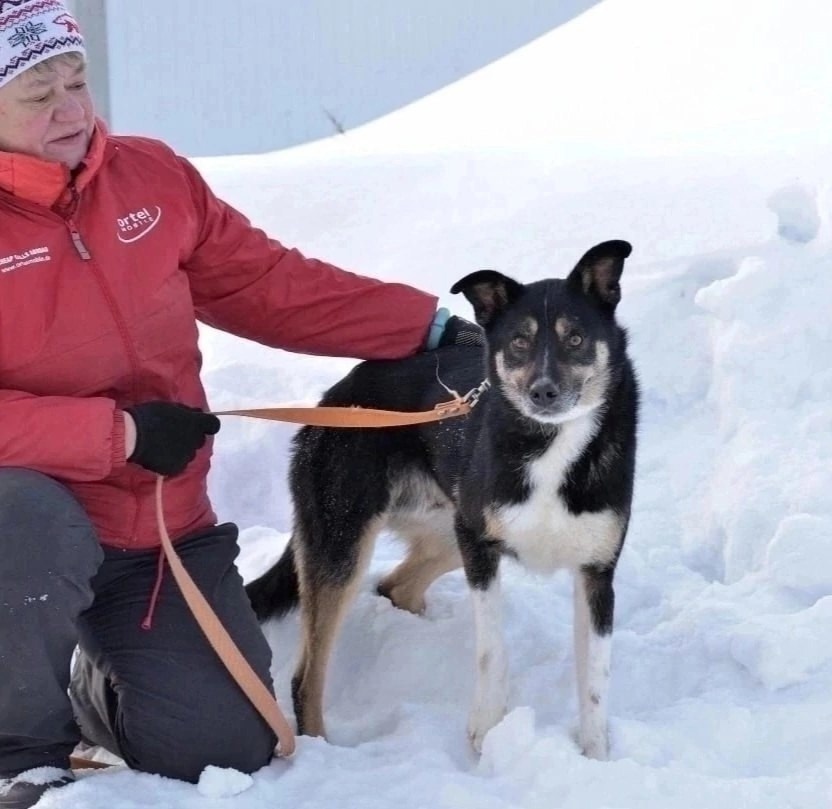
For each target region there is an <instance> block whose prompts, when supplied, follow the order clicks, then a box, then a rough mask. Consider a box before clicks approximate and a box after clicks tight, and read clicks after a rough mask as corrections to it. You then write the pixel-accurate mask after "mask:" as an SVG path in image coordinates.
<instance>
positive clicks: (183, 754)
mask: <svg viewBox="0 0 832 809" xmlns="http://www.w3.org/2000/svg"><path fill="white" fill-rule="evenodd" d="M176 713H177V711H175V710H174V711H171V712H169V713H168V714H167V715H165V716H160V715H156V716H153V717H150V716H145V717H144V719H143V720H142V721H136V720H137V717H134V718H133V719H132V721H130V722H120V723H119V724H120V727H119V731H120V732H119V734H118V735H119V736H120V738H119V747H120V748H121V750H120V752H121V755H122V757H123V758H124V759H125V761H127V763H128V764H129V765H130V766H131V767H132V768H134V769H137V770H141V771H142V772H149V773H154V774H157V775H163V776H165V777H167V778H175V779H177V780H179V781H188V782H191V783H196V782H197V781H198V780H199V776H200V774H201V773H202V771H203V770H204V769H205V768H206V767H208V766H214V767H222V768H232V769H235V770H238V771H239V772H244V773H253V772H255V771H257V770H259V769H260V768H261V767H264V766H265V765H266V764H268V763H269V761H270V760H271V758H272V755H273V753H274V748H275V744H276V739H275V736H274V734H273V733H272V732H271V730H270V729H269V728H268V727H267V725H266V724H265V722H264V721H263V720H262V719H260V717H259V716H258V715H254V714H250V713H249V712H248V711H246V715H245V716H240V717H238V718H236V719H235V720H233V721H227V718H226V717H220V716H218V715H217V714H213V713H211V709H210V708H208V709H206V710H205V711H203V712H202V713H201V714H200V715H199V716H194V717H191V718H190V719H188V718H185V717H182V716H180V717H178V718H176V717H175V716H172V714H176Z"/></svg>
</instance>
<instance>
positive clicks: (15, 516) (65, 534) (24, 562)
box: [0, 468, 103, 578]
mask: <svg viewBox="0 0 832 809" xmlns="http://www.w3.org/2000/svg"><path fill="white" fill-rule="evenodd" d="M0 525H2V526H3V531H2V536H3V540H2V544H3V545H4V546H5V547H4V548H3V556H4V567H5V568H6V569H7V570H8V571H10V572H13V569H14V568H15V567H21V566H22V567H24V568H25V569H26V570H27V571H29V572H30V573H31V574H34V573H35V572H36V569H37V568H38V567H43V566H44V565H40V566H39V565H38V564H37V560H43V562H44V563H45V565H46V568H47V569H48V570H50V571H53V572H55V573H57V574H59V575H69V574H71V572H72V571H78V573H79V575H82V576H85V577H87V578H89V577H91V576H92V575H93V574H94V573H95V571H96V570H97V568H98V566H99V565H100V564H101V559H102V556H103V552H102V550H101V546H100V543H99V542H98V537H97V536H96V533H95V528H94V527H93V525H92V523H91V521H90V519H89V517H88V516H87V514H86V512H85V511H84V509H83V508H82V507H81V505H80V503H79V502H78V500H77V499H76V498H75V497H74V496H73V494H72V493H71V492H70V491H69V489H67V488H66V487H65V486H64V485H62V484H61V483H59V482H58V481H56V480H54V479H53V478H50V477H49V476H48V475H44V474H42V473H40V472H36V471H34V470H32V469H18V468H4V469H0ZM15 560H17V561H18V563H19V564H18V565H16V564H15Z"/></svg>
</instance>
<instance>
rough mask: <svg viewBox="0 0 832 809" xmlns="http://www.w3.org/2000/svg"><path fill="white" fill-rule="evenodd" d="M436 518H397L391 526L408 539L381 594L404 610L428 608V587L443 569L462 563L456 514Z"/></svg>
mask: <svg viewBox="0 0 832 809" xmlns="http://www.w3.org/2000/svg"><path fill="white" fill-rule="evenodd" d="M443 511H444V512H445V513H443V514H439V510H438V509H437V513H436V514H435V515H433V518H432V519H429V520H426V521H420V520H394V521H391V523H390V527H391V528H392V529H393V530H394V531H396V533H398V534H399V536H401V538H402V539H403V540H405V542H407V543H408V546H409V548H408V554H407V556H406V557H405V559H404V561H403V562H402V563H401V564H399V565H398V566H397V567H396V568H395V569H394V570H393V571H392V572H390V573H388V574H387V576H385V577H384V579H382V581H381V582H380V583H379V585H378V592H379V594H380V595H383V596H386V597H387V598H389V599H390V600H391V601H392V602H393V604H394V605H395V606H396V607H398V608H399V609H402V610H407V611H408V612H412V613H415V614H419V613H422V612H424V610H425V591H426V590H427V589H428V587H430V585H431V584H432V583H433V581H434V580H435V579H437V578H438V577H439V576H441V575H442V574H443V573H448V572H449V571H451V570H456V569H457V568H458V567H460V566H461V565H462V557H461V556H460V555H459V550H458V548H457V544H456V540H455V539H454V536H453V523H452V517H451V515H450V514H449V513H448V512H447V510H443Z"/></svg>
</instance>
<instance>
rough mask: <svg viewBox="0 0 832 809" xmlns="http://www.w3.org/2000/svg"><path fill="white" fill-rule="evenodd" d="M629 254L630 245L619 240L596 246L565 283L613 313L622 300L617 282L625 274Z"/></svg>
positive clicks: (578, 264) (588, 251) (577, 265)
mask: <svg viewBox="0 0 832 809" xmlns="http://www.w3.org/2000/svg"><path fill="white" fill-rule="evenodd" d="M632 251H633V248H632V245H631V244H630V243H629V242H623V241H620V240H619V239H615V240H614V241H611V242H601V244H596V245H595V247H593V248H591V249H590V250H587V252H586V253H585V255H584V257H583V258H582V259H581V260H580V261H579V262H578V263H577V264H576V265H575V269H574V270H572V272H571V273H570V274H569V277H568V278H567V279H566V282H567V284H568V285H569V286H570V287H571V288H572V289H575V290H577V291H580V292H583V293H584V295H589V296H590V297H592V298H593V299H594V300H595V301H596V302H597V303H599V304H600V305H601V307H602V308H604V309H607V310H608V311H610V312H612V311H614V310H615V307H616V306H617V305H618V302H619V301H620V300H621V287H620V285H619V283H618V282H619V281H620V280H621V273H622V272H623V270H624V259H625V258H627V256H629V255H630V253H631V252H632Z"/></svg>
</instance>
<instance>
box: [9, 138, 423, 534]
mask: <svg viewBox="0 0 832 809" xmlns="http://www.w3.org/2000/svg"><path fill="white" fill-rule="evenodd" d="M435 308H436V299H435V298H434V297H432V296H430V295H427V294H425V293H422V292H419V291H418V290H415V289H413V288H411V287H408V286H405V285H403V284H383V283H381V282H379V281H376V280H372V279H369V278H363V277H361V276H358V275H354V274H352V273H348V272H345V271H343V270H339V269H337V268H336V267H333V266H331V265H329V264H325V263H323V262H320V261H315V260H313V259H308V258H305V257H304V256H302V255H301V254H300V253H299V252H297V251H296V250H289V249H287V248H286V247H283V246H282V245H281V244H279V243H278V242H276V241H274V240H270V239H268V238H267V237H266V235H265V234H264V233H263V232H262V231H260V230H258V229H256V228H254V227H252V226H251V224H250V223H249V222H248V220H247V219H246V218H245V217H244V216H242V214H240V213H239V212H237V211H235V210H234V209H233V208H231V207H230V206H228V205H226V204H225V203H223V202H221V201H220V200H218V199H217V198H216V197H215V196H214V195H213V194H212V193H211V191H210V189H209V188H208V186H207V185H206V184H205V182H204V181H203V180H202V178H201V177H200V176H199V174H198V173H197V171H196V170H195V169H194V168H193V166H192V165H191V164H190V163H188V162H187V161H186V160H184V159H182V158H180V157H177V156H176V155H175V154H174V153H173V152H172V151H171V150H170V149H168V148H167V147H166V146H164V145H163V144H162V143H159V142H158V141H153V140H148V139H145V138H135V137H114V136H109V135H107V134H106V132H104V130H103V129H102V128H101V127H99V128H98V129H97V130H96V133H95V135H94V136H93V141H92V143H91V146H90V152H89V154H88V156H87V158H86V160H85V162H84V164H83V165H82V167H81V169H80V171H79V172H76V177H75V179H74V181H72V180H71V179H70V175H69V172H68V170H67V168H66V167H65V166H63V165H61V164H57V163H46V162H43V161H40V160H38V159H35V158H32V157H28V156H23V155H13V154H9V153H2V152H0V466H17V467H28V468H30V469H36V470H39V471H41V472H44V473H46V474H47V475H51V476H52V477H54V478H56V479H58V480H61V481H63V482H64V483H66V484H67V485H68V486H69V488H70V489H71V490H72V491H73V492H74V493H75V495H76V496H77V497H78V498H79V499H80V501H81V503H82V504H83V506H84V507H85V508H86V510H87V512H88V513H89V515H90V517H91V518H92V520H93V522H94V523H95V526H96V528H97V529H98V532H99V536H100V538H101V541H102V542H103V543H105V544H107V545H113V546H117V547H124V548H128V547H129V548H147V547H153V546H156V545H158V544H159V540H158V536H157V529H156V523H155V516H154V504H153V486H154V480H155V476H154V475H153V474H152V473H150V472H147V471H145V470H143V469H142V468H140V467H138V466H136V465H134V464H129V463H125V460H124V422H123V415H122V411H121V408H123V407H125V406H128V405H131V404H135V403H138V402H143V401H150V400H154V399H164V400H168V401H176V402H183V403H185V404H189V405H193V406H200V407H206V406H207V401H206V397H205V392H204V390H203V387H202V383H201V381H200V376H199V371H200V364H201V358H200V353H199V350H198V347H197V326H196V320H197V319H199V320H201V321H202V322H204V323H207V324H209V325H211V326H214V327H216V328H219V329H224V330H226V331H229V332H232V333H234V334H237V335H240V336H242V337H247V338H250V339H252V340H257V341H259V342H261V343H265V344H266V345H269V346H274V347H279V348H283V349H288V350H290V351H297V352H302V353H307V354H322V355H328V356H341V357H344V356H345V357H356V358H363V359H375V358H395V357H402V356H406V355H408V354H412V353H414V352H416V351H417V350H419V347H420V346H421V344H422V343H423V341H424V340H425V337H426V335H427V330H428V326H429V324H430V321H431V319H432V317H433V314H434V312H435ZM210 455H211V448H210V445H209V446H206V447H205V449H204V450H202V451H201V452H200V453H199V455H198V456H197V458H196V460H195V461H194V462H193V463H191V464H190V466H189V467H188V468H187V470H186V471H185V472H184V473H183V474H182V475H179V476H178V477H175V478H172V479H171V480H170V481H168V483H167V484H166V489H165V505H166V510H165V519H166V522H167V526H168V530H169V531H170V533H171V536H174V537H176V536H182V535H184V534H186V533H189V532H191V531H193V530H196V529H199V528H202V527H205V526H207V525H210V524H213V523H214V522H215V515H214V513H213V511H212V509H211V504H210V503H209V501H208V496H207V489H206V477H207V474H208V468H209V459H210Z"/></svg>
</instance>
